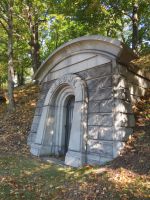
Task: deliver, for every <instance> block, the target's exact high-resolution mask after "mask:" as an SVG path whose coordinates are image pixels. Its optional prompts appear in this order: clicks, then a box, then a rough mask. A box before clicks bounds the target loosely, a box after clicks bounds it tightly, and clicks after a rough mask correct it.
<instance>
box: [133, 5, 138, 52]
mask: <svg viewBox="0 0 150 200" xmlns="http://www.w3.org/2000/svg"><path fill="white" fill-rule="evenodd" d="M132 49H133V50H134V51H135V52H137V51H138V5H137V4H134V5H133V13H132Z"/></svg>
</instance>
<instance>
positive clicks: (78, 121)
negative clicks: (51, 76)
mask: <svg viewBox="0 0 150 200" xmlns="http://www.w3.org/2000/svg"><path fill="white" fill-rule="evenodd" d="M87 103H88V99H87V88H86V84H85V82H84V81H83V80H82V79H81V78H80V77H78V76H77V75H75V74H69V75H65V76H63V77H62V78H60V79H57V80H56V81H55V82H54V83H53V85H52V86H51V88H50V89H49V91H48V94H47V96H46V99H45V102H44V107H43V111H42V115H41V120H40V123H39V127H38V130H37V135H36V139H35V143H34V144H33V145H32V146H31V152H32V154H34V155H49V154H50V155H51V154H53V155H61V154H63V155H65V164H67V165H71V166H75V167H78V166H81V165H82V164H83V163H85V160H86V159H85V155H86V153H85V152H86V142H87V141H86V138H87ZM65 125H66V127H65Z"/></svg>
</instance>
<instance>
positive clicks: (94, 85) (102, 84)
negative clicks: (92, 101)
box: [87, 76, 112, 90]
mask: <svg viewBox="0 0 150 200" xmlns="http://www.w3.org/2000/svg"><path fill="white" fill-rule="evenodd" d="M87 85H88V89H89V90H99V89H101V88H107V87H111V86H112V77H111V76H107V77H103V78H97V79H92V80H88V81H87Z"/></svg>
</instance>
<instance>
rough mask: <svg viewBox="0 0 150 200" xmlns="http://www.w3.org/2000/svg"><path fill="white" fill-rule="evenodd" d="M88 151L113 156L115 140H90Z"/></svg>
mask: <svg viewBox="0 0 150 200" xmlns="http://www.w3.org/2000/svg"><path fill="white" fill-rule="evenodd" d="M87 151H88V152H90V153H98V154H100V155H101V156H112V155H113V142H102V141H98V140H88V144H87Z"/></svg>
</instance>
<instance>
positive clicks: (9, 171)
mask: <svg viewBox="0 0 150 200" xmlns="http://www.w3.org/2000/svg"><path fill="white" fill-rule="evenodd" d="M105 168H106V170H105ZM101 169H104V171H103V170H102V171H101ZM118 174H119V176H118ZM130 176H131V175H130V174H129V177H128V171H127V170H125V169H124V168H120V169H119V170H118V171H115V170H112V169H110V168H109V167H108V168H107V167H105V166H104V167H101V168H100V167H91V166H85V167H83V168H79V169H74V168H70V167H61V166H60V165H54V164H48V163H42V162H41V161H40V160H38V159H33V158H28V157H23V156H3V157H1V158H0V200H22V199H26V200H34V199H35V200H40V199H41V200H53V199H58V200H59V199H60V200H62V199H64V200H67V199H68V200H69V199H71V200H76V199H78V200H82V199H83V200H84V199H85V200H94V199H95V200H96V199H97V200H101V199H106V200H109V199H111V200H119V199H120V200H125V199H131V200H132V199H147V197H148V195H149V190H148V187H147V183H148V182H147V183H146V181H147V180H146V179H144V178H142V177H141V176H134V177H130ZM116 177H118V178H119V179H118V180H116V179H117V178H116ZM120 178H121V179H120Z"/></svg>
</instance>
